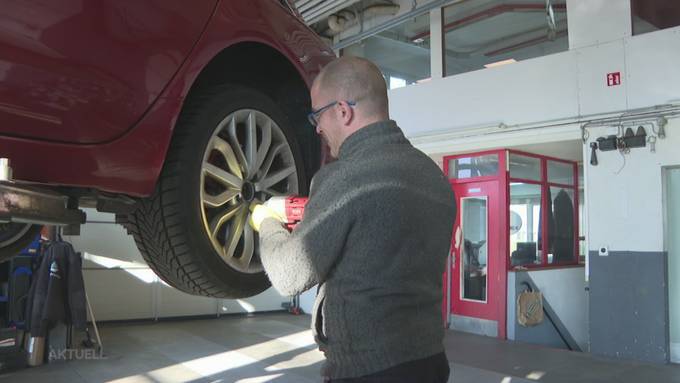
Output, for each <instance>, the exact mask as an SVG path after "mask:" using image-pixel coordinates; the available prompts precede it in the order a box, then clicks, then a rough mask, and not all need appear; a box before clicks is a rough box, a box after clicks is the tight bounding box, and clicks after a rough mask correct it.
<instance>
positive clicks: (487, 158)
mask: <svg viewBox="0 0 680 383" xmlns="http://www.w3.org/2000/svg"><path fill="white" fill-rule="evenodd" d="M496 174H498V154H488V155H481V156H476V157H462V158H454V159H451V160H449V178H450V179H462V178H473V177H484V176H495V175H496Z"/></svg>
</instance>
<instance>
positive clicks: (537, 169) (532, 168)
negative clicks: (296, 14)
mask: <svg viewBox="0 0 680 383" xmlns="http://www.w3.org/2000/svg"><path fill="white" fill-rule="evenodd" d="M510 177H512V178H521V179H525V180H533V181H540V180H541V160H540V159H538V158H534V157H527V156H523V155H520V154H512V153H510Z"/></svg>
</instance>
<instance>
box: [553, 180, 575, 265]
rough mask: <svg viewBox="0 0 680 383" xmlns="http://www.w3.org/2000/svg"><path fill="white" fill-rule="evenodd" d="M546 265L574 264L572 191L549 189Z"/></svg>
mask: <svg viewBox="0 0 680 383" xmlns="http://www.w3.org/2000/svg"><path fill="white" fill-rule="evenodd" d="M550 201H551V205H550V211H549V214H550V217H549V220H548V229H549V230H548V233H549V238H550V251H548V263H565V262H574V261H575V260H576V258H575V252H574V191H573V190H572V189H563V188H559V187H551V188H550Z"/></svg>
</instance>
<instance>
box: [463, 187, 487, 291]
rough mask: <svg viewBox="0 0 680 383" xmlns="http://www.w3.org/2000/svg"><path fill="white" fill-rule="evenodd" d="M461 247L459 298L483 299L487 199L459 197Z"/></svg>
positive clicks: (485, 263)
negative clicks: (461, 284)
mask: <svg viewBox="0 0 680 383" xmlns="http://www.w3.org/2000/svg"><path fill="white" fill-rule="evenodd" d="M461 209H462V215H461V217H462V222H461V226H462V228H463V249H462V254H463V256H462V259H461V260H462V263H463V265H462V267H461V272H462V273H463V275H462V278H461V279H462V281H463V286H462V289H461V298H462V299H471V300H476V301H486V265H487V259H488V256H487V249H488V246H487V201H486V198H479V197H472V198H463V199H462V200H461Z"/></svg>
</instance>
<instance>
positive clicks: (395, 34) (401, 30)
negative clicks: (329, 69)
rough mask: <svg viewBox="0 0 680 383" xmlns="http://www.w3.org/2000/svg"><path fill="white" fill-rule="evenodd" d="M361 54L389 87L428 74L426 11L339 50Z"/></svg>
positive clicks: (420, 79) (428, 30)
mask: <svg viewBox="0 0 680 383" xmlns="http://www.w3.org/2000/svg"><path fill="white" fill-rule="evenodd" d="M341 55H342V56H356V57H364V58H366V59H368V60H371V61H373V62H374V63H375V64H376V65H377V66H378V67H379V68H380V70H381V71H382V72H383V75H384V76H385V79H386V80H387V85H388V88H389V89H395V88H399V87H402V86H407V85H411V84H415V83H418V82H421V81H423V80H427V79H429V78H430V15H429V14H424V15H421V16H417V17H415V18H412V19H409V20H408V21H406V22H404V23H401V24H399V25H397V26H395V27H393V28H391V29H388V30H386V31H383V32H380V33H378V34H376V35H373V36H371V37H368V38H366V39H364V40H361V41H360V42H358V43H356V44H353V45H350V46H348V47H346V48H344V49H343V50H342V53H341Z"/></svg>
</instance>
